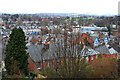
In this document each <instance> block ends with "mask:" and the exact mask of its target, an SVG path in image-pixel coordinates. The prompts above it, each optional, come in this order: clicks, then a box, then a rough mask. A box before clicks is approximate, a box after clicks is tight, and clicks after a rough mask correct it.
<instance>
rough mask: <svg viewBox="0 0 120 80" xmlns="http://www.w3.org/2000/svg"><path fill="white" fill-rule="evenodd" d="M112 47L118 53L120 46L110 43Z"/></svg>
mask: <svg viewBox="0 0 120 80" xmlns="http://www.w3.org/2000/svg"><path fill="white" fill-rule="evenodd" d="M112 47H113V49H115V50H116V51H117V52H118V53H120V46H119V45H118V44H116V43H113V44H112Z"/></svg>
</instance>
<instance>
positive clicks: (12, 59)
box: [5, 28, 28, 75]
mask: <svg viewBox="0 0 120 80" xmlns="http://www.w3.org/2000/svg"><path fill="white" fill-rule="evenodd" d="M26 49H27V48H26V42H25V35H24V32H23V31H22V29H21V28H14V29H13V30H12V33H11V34H10V39H9V41H8V44H7V46H6V51H5V55H6V58H5V65H6V70H7V73H8V75H15V74H25V75H28V61H27V58H28V54H27V52H26Z"/></svg>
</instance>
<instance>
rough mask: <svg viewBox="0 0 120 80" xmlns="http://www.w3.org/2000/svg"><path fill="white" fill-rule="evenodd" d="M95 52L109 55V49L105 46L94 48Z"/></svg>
mask: <svg viewBox="0 0 120 80" xmlns="http://www.w3.org/2000/svg"><path fill="white" fill-rule="evenodd" d="M95 50H96V51H98V52H100V53H101V54H104V53H105V54H110V52H109V49H108V48H107V46H106V45H103V46H99V47H97V48H95Z"/></svg>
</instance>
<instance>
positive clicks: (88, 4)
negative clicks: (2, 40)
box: [0, 0, 119, 15]
mask: <svg viewBox="0 0 120 80" xmlns="http://www.w3.org/2000/svg"><path fill="white" fill-rule="evenodd" d="M118 2H119V0H0V12H5V13H81V14H97V15H103V14H104V15H105V14H118Z"/></svg>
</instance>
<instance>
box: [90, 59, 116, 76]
mask: <svg viewBox="0 0 120 80" xmlns="http://www.w3.org/2000/svg"><path fill="white" fill-rule="evenodd" d="M91 66H92V67H93V69H94V71H95V72H94V73H93V74H92V75H91V77H94V78H117V60H116V59H111V58H98V59H96V60H94V61H92V62H91Z"/></svg>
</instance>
